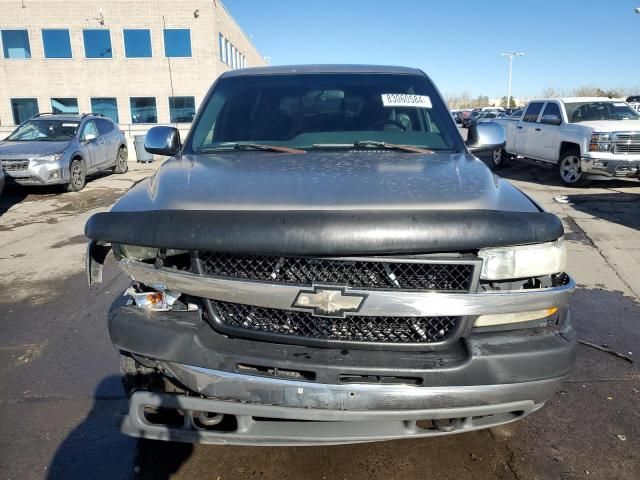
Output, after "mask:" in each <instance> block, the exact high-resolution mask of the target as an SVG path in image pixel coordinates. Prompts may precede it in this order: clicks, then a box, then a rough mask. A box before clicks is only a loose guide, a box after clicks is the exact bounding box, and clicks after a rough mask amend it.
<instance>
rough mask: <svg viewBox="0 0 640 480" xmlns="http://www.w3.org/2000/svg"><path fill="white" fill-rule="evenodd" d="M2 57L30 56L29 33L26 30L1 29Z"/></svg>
mask: <svg viewBox="0 0 640 480" xmlns="http://www.w3.org/2000/svg"><path fill="white" fill-rule="evenodd" d="M2 51H3V52H4V58H31V45H29V33H28V32H27V31H26V30H2Z"/></svg>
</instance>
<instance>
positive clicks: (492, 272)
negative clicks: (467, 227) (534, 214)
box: [478, 238, 567, 280]
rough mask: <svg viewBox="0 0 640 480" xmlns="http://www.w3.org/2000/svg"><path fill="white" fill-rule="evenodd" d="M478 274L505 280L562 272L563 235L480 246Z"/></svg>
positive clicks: (564, 256) (563, 257) (564, 262)
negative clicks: (539, 240)
mask: <svg viewBox="0 0 640 480" xmlns="http://www.w3.org/2000/svg"><path fill="white" fill-rule="evenodd" d="M478 256H479V257H480V258H482V260H483V262H482V270H481V273H480V278H482V279H483V280H507V279H514V278H530V277H538V276H542V275H551V274H554V273H561V272H564V269H565V267H566V264H567V252H566V249H565V246H564V241H563V240H562V238H560V239H558V240H556V241H555V242H549V243H540V244H537V245H521V246H517V247H500V248H483V249H482V250H480V252H478Z"/></svg>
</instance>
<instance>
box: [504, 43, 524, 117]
mask: <svg viewBox="0 0 640 480" xmlns="http://www.w3.org/2000/svg"><path fill="white" fill-rule="evenodd" d="M500 55H502V56H503V57H509V94H508V95H507V108H511V72H512V70H513V57H521V56H523V55H524V53H522V52H509V53H501V54H500Z"/></svg>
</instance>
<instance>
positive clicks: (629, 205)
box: [567, 185, 640, 230]
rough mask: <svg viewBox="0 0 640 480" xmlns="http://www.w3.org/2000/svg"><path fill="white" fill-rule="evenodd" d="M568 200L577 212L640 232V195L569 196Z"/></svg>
mask: <svg viewBox="0 0 640 480" xmlns="http://www.w3.org/2000/svg"><path fill="white" fill-rule="evenodd" d="M639 187H640V185H639ZM567 199H568V202H569V204H570V205H571V206H572V207H573V208H574V209H575V210H578V211H580V212H583V213H586V214H589V215H593V216H594V217H597V218H600V219H603V220H606V221H608V222H612V223H617V224H619V225H624V226H625V227H629V228H633V229H636V230H640V193H626V192H611V193H596V194H591V195H589V194H588V193H587V194H580V195H568V197H567Z"/></svg>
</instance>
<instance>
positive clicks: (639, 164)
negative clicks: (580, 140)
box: [581, 155, 640, 178]
mask: <svg viewBox="0 0 640 480" xmlns="http://www.w3.org/2000/svg"><path fill="white" fill-rule="evenodd" d="M581 164H582V165H581V166H582V171H583V172H584V173H585V174H587V175H588V176H589V177H590V178H597V177H604V178H614V177H638V176H639V175H640V155H630V156H629V157H628V158H626V157H625V158H620V155H604V156H597V157H596V156H593V157H592V156H583V157H582V161H581Z"/></svg>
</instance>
